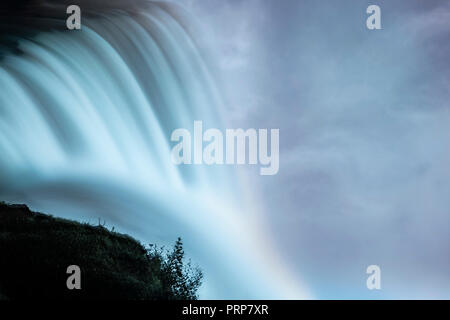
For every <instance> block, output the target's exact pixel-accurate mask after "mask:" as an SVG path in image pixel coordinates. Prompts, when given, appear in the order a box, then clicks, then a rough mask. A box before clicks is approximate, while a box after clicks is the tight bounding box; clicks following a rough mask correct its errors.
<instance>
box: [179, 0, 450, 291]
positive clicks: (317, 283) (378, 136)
mask: <svg viewBox="0 0 450 320" xmlns="http://www.w3.org/2000/svg"><path fill="white" fill-rule="evenodd" d="M181 2H182V3H183V5H184V6H185V7H186V8H187V9H188V10H189V11H190V12H192V14H193V15H194V17H196V19H197V20H198V21H197V22H198V23H199V25H200V26H201V30H202V34H203V35H204V36H205V38H206V39H207V40H208V41H206V42H208V43H209V44H210V46H211V47H212V49H211V50H212V57H213V58H214V60H215V62H216V66H217V70H218V71H219V72H218V73H219V74H220V75H221V80H222V88H223V90H224V92H225V97H226V114H227V117H228V121H229V123H230V125H231V126H233V127H243V128H250V127H254V128H279V129H280V148H281V150H280V171H279V173H278V175H276V176H270V177H268V176H262V177H261V176H259V175H257V174H256V170H255V171H254V170H253V169H251V168H249V169H248V170H249V172H248V176H249V177H250V179H251V180H252V183H253V185H254V186H255V189H257V193H258V194H259V196H260V198H261V199H262V200H261V201H263V203H264V206H263V207H264V208H265V209H264V212H263V214H264V216H265V219H266V221H267V223H268V226H269V227H270V232H271V234H270V236H271V237H272V238H273V239H274V241H275V242H276V244H277V247H278V248H279V250H280V251H281V252H282V255H283V257H284V259H285V260H286V261H287V262H288V264H289V266H290V268H291V269H292V270H293V271H294V272H295V273H296V274H297V275H298V277H299V278H301V279H303V281H305V282H306V284H307V286H308V287H309V289H310V290H311V292H312V293H313V295H314V296H315V297H318V298H427V297H429V298H450V296H449V293H450V274H449V270H450V255H449V249H450V248H449V240H450V235H449V227H450V212H449V209H450V197H449V195H450V182H449V181H450V179H449V178H450V171H449V167H448V163H449V160H450V159H449V158H450V157H449V152H448V147H449V139H450V127H449V125H448V124H449V121H450V114H449V102H448V101H449V90H448V89H449V84H450V82H449V80H450V77H449V70H450V60H449V59H448V57H449V54H450V50H449V49H450V47H449V46H450V41H449V39H450V37H449V35H450V19H449V18H450V3H448V1H435V0H433V1H419V0H411V1H382V0H377V1H356V0H353V1H350V0H346V1H331V0H323V1H312V0H311V1H296V0H285V1H258V0H245V1H242V0H227V1H223V0H210V1H205V0H189V1H181ZM370 4H377V5H379V6H380V7H381V18H382V30H375V31H370V30H368V29H367V28H366V18H367V16H368V15H367V14H366V8H367V7H368V6H369V5H370ZM371 264H376V265H379V266H380V267H381V272H382V290H381V291H369V290H367V288H366V278H367V275H366V273H365V270H366V268H367V266H368V265H371Z"/></svg>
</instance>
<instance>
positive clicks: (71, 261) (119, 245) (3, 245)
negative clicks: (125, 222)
mask: <svg viewBox="0 0 450 320" xmlns="http://www.w3.org/2000/svg"><path fill="white" fill-rule="evenodd" d="M150 248H153V249H149V248H145V247H144V246H143V245H142V244H141V243H139V242H138V241H136V240H135V239H133V238H131V237H130V236H128V235H124V234H120V233H117V232H113V231H109V230H108V229H106V228H105V227H103V226H100V225H99V226H93V225H90V224H87V223H79V222H75V221H71V220H66V219H61V218H55V217H52V216H50V215H46V214H42V213H37V212H32V211H30V209H29V208H28V207H27V206H26V205H11V204H5V203H2V202H0V300H16V299H68V300H72V299H88V300H89V299H126V300H155V299H156V300H159V299H196V298H197V296H196V291H197V289H198V287H199V286H200V284H201V279H202V274H201V271H200V270H199V269H193V268H192V267H191V266H190V264H184V257H183V256H184V251H183V248H182V243H181V239H178V241H177V243H176V244H175V247H174V248H173V251H164V250H161V249H158V248H157V247H150ZM71 265H76V266H79V268H80V270H81V272H80V274H81V277H80V278H81V281H80V282H81V289H79V290H77V289H72V290H70V289H68V286H67V284H66V283H67V279H68V278H69V277H70V276H71V274H70V273H69V274H68V273H67V268H68V267H69V266H71Z"/></svg>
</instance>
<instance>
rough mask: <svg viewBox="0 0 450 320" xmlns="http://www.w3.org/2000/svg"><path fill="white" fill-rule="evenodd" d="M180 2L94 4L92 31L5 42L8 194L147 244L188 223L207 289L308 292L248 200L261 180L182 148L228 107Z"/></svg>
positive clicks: (211, 294) (2, 148)
mask: <svg viewBox="0 0 450 320" xmlns="http://www.w3.org/2000/svg"><path fill="white" fill-rule="evenodd" d="M90 10H91V9H90ZM179 12H181V10H179V9H176V10H174V11H171V10H169V9H168V7H167V6H166V5H162V4H148V3H147V4H146V7H145V9H143V10H139V11H133V12H131V11H126V10H118V9H112V10H109V11H107V13H97V12H93V11H92V12H89V11H88V13H89V14H88V15H87V16H86V17H85V16H83V18H82V30H81V31H67V30H60V31H57V30H54V29H52V30H50V31H45V32H39V33H37V34H32V35H29V34H27V33H24V34H25V35H24V36H23V37H20V36H17V37H16V38H15V39H14V41H15V43H16V46H17V48H15V50H14V51H18V53H16V52H11V51H10V50H8V48H5V47H0V49H1V51H2V55H1V56H2V60H1V61H0V87H1V88H2V89H1V91H0V154H1V157H0V178H1V179H0V200H4V201H10V202H20V203H26V204H28V205H29V206H30V207H31V208H32V209H33V210H38V211H42V212H45V213H49V214H54V215H57V216H62V217H66V218H71V219H77V220H80V221H90V222H97V219H101V220H102V221H106V223H107V226H114V227H115V228H116V229H118V230H119V231H121V232H126V233H129V234H131V235H132V236H133V237H136V238H137V239H139V240H141V241H143V242H145V243H148V242H155V243H163V244H171V243H172V242H173V241H174V240H175V238H176V237H177V236H181V237H182V238H183V239H184V240H185V244H186V251H187V253H188V256H189V257H190V258H192V260H193V261H194V263H198V264H199V266H200V267H201V268H202V269H203V270H204V272H205V284H204V286H203V287H202V288H201V298H277V299H280V298H304V297H307V296H308V295H307V293H306V291H305V289H304V288H303V287H301V286H300V285H299V283H298V279H295V278H294V277H291V276H290V274H289V272H288V271H287V268H285V266H284V264H283V262H282V261H281V259H280V258H279V257H278V256H277V254H276V248H273V247H271V243H270V239H269V238H270V237H268V236H267V234H266V233H265V232H264V231H263V228H262V225H263V223H261V224H260V221H259V216H258V213H257V210H256V209H255V207H256V206H254V203H253V202H257V200H253V201H252V200H246V201H243V200H242V198H245V199H251V198H252V195H251V194H252V191H251V187H250V186H248V185H247V184H246V182H245V179H244V178H242V176H241V175H240V173H239V172H238V171H237V170H236V169H235V168H233V167H221V168H215V167H207V166H175V165H173V164H172V162H171V160H170V150H171V147H172V145H171V143H170V140H169V139H170V133H171V132H172V131H173V130H174V129H176V128H192V124H193V121H194V120H202V121H203V122H204V123H205V125H207V126H208V127H217V128H219V127H222V126H223V125H224V120H223V117H222V116H221V114H222V113H224V112H226V106H225V105H224V103H223V102H222V98H221V95H220V90H219V89H218V87H217V86H216V84H215V83H216V81H215V77H214V75H213V74H212V73H211V72H210V68H209V65H208V63H207V62H205V61H206V60H207V59H205V55H204V54H203V52H202V51H201V50H199V49H198V46H197V45H196V42H195V41H194V38H193V37H192V36H191V34H190V32H189V31H188V30H187V28H186V25H185V24H184V20H183V19H180V16H179V15H178V14H177V13H179ZM253 197H254V198H257V196H256V195H254V196H253ZM247 202H248V203H247Z"/></svg>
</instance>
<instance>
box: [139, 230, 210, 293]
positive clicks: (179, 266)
mask: <svg viewBox="0 0 450 320" xmlns="http://www.w3.org/2000/svg"><path fill="white" fill-rule="evenodd" d="M148 251H149V257H150V259H156V260H158V261H159V263H160V265H161V268H160V270H161V276H160V279H161V281H162V290H163V293H162V296H163V297H166V298H167V299H170V300H195V299H197V298H198V296H197V290H198V288H199V287H200V285H201V284H202V279H203V273H202V271H201V270H200V269H199V268H198V267H194V266H192V263H191V261H190V260H189V261H187V262H185V258H184V249H183V242H182V240H181V238H180V237H179V238H178V239H177V241H176V242H175V245H174V247H173V249H172V251H170V252H169V251H166V250H164V249H163V248H158V247H157V246H153V245H151V246H150V248H149V249H148Z"/></svg>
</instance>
